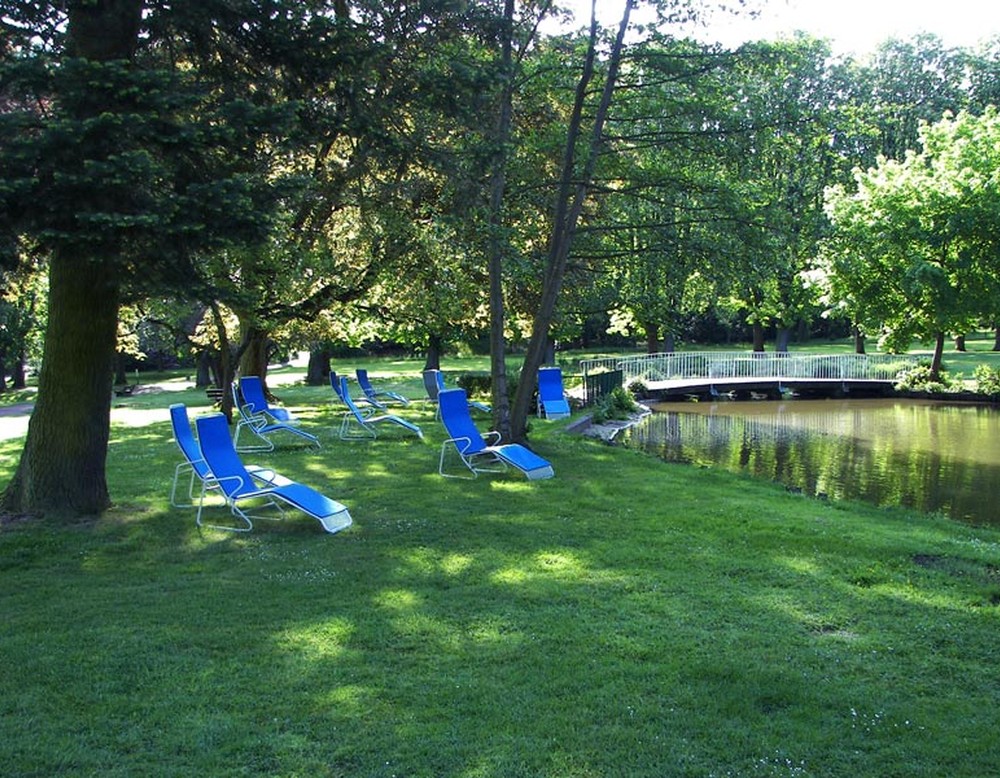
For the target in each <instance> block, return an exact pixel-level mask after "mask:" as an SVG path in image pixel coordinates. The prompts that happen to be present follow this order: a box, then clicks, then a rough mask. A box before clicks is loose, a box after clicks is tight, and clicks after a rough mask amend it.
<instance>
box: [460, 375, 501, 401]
mask: <svg viewBox="0 0 1000 778" xmlns="http://www.w3.org/2000/svg"><path fill="white" fill-rule="evenodd" d="M455 383H457V384H458V385H459V387H461V388H462V389H464V390H465V394H466V395H467V396H469V397H483V396H486V397H488V396H489V395H490V392H492V391H493V380H492V378H491V377H490V375H489V374H488V373H485V374H484V373H462V374H461V375H459V376H458V378H456V379H455Z"/></svg>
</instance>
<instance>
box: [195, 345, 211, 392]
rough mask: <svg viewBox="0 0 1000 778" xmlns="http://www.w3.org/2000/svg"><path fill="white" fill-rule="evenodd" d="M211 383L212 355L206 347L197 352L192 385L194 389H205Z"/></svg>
mask: <svg viewBox="0 0 1000 778" xmlns="http://www.w3.org/2000/svg"><path fill="white" fill-rule="evenodd" d="M212 385H213V379H212V355H211V353H209V351H208V349H203V350H202V351H199V352H198V357H197V365H196V367H195V379H194V387H195V389H207V388H208V387H209V386H212Z"/></svg>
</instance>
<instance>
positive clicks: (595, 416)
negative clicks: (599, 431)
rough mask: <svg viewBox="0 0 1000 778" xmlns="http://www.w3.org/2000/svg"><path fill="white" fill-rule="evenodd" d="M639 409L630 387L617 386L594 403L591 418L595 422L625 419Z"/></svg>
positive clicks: (601, 422)
mask: <svg viewBox="0 0 1000 778" xmlns="http://www.w3.org/2000/svg"><path fill="white" fill-rule="evenodd" d="M637 410H639V406H638V404H637V403H636V401H635V399H634V398H633V397H632V395H631V394H630V393H629V390H628V389H625V388H624V387H622V386H616V387H615V388H614V389H612V390H611V391H610V392H608V393H607V394H606V395H604V396H603V397H602V398H601V399H600V400H598V401H597V403H596V404H595V405H594V410H593V412H592V414H591V419H592V420H593V421H594V423H595V424H603V423H604V422H606V421H623V420H625V419H628V418H629V417H630V416H631V415H632V414H633V413H635V412H636V411H637Z"/></svg>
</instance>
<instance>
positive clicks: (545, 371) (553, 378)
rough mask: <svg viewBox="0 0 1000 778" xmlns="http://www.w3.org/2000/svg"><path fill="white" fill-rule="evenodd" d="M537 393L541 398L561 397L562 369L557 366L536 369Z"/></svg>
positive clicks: (556, 398) (555, 398)
mask: <svg viewBox="0 0 1000 778" xmlns="http://www.w3.org/2000/svg"><path fill="white" fill-rule="evenodd" d="M538 394H539V396H540V397H541V398H542V399H543V400H561V399H563V395H564V392H563V380H562V370H561V369H560V368H558V367H542V368H539V369H538Z"/></svg>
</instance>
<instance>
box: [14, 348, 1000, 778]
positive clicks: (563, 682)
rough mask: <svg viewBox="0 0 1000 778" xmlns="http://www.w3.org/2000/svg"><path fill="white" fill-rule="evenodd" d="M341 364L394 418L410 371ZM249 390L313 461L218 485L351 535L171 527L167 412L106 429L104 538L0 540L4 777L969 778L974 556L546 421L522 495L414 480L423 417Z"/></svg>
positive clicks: (975, 756)
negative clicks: (332, 505) (339, 506)
mask: <svg viewBox="0 0 1000 778" xmlns="http://www.w3.org/2000/svg"><path fill="white" fill-rule="evenodd" d="M368 366H369V369H370V370H371V371H372V375H373V377H374V378H375V379H376V381H379V382H384V383H385V385H387V386H395V387H400V388H404V389H406V390H407V391H408V393H409V394H411V395H413V396H421V395H422V393H423V389H422V384H421V383H420V378H419V369H420V365H419V362H416V361H411V362H403V363H401V364H395V365H391V364H389V363H388V362H382V363H376V362H373V363H370V364H369V365H368ZM379 368H381V369H379ZM447 368H448V366H447V365H446V369H447ZM344 369H346V365H345V366H344ZM456 369H457V368H456ZM455 374H457V373H455ZM452 375H453V374H451V373H450V374H449V376H450V377H451V376H452ZM293 378H294V375H293V374H292V371H289V380H291V379H293ZM182 385H183V384H182V383H178V386H182ZM275 389H276V392H277V394H278V395H279V397H281V399H282V400H283V401H284V402H285V403H286V404H287V405H288V406H290V407H292V408H293V409H294V410H296V412H298V413H299V415H300V416H301V418H302V420H303V424H304V426H305V427H306V428H307V429H309V430H310V431H313V432H316V433H317V434H318V435H319V436H320V438H321V440H322V443H323V448H322V449H321V450H316V449H310V448H306V447H301V446H298V445H297V443H296V441H295V440H294V439H293V438H291V437H289V439H288V441H287V442H288V443H289V445H288V446H287V447H282V448H281V449H279V450H278V451H276V452H274V453H272V454H267V455H264V454H261V455H256V456H252V457H251V456H247V457H246V459H247V461H251V462H256V463H260V464H269V465H273V466H274V467H275V468H276V469H277V470H279V471H280V472H282V473H284V474H285V475H288V476H291V477H294V478H297V479H299V480H301V481H303V482H305V483H308V484H310V485H312V486H314V487H316V488H318V489H320V490H321V491H323V492H325V493H326V494H328V495H329V496H331V497H333V498H335V499H337V500H340V501H341V502H343V503H345V504H346V505H347V506H348V507H349V508H350V510H351V513H352V515H353V516H354V520H355V524H354V526H353V527H351V528H350V529H348V530H346V531H344V532H342V533H340V534H337V535H332V536H331V535H327V534H325V533H324V532H323V531H322V529H321V527H320V525H319V524H318V522H316V521H314V520H311V519H309V518H307V517H304V516H293V517H292V518H290V519H289V520H287V521H284V522H281V523H271V522H259V523H258V524H257V526H256V527H255V530H254V532H253V533H251V534H249V535H233V534H230V533H224V532H220V531H216V530H203V531H198V530H197V529H196V528H195V525H194V516H193V513H192V512H191V511H183V510H178V509H173V508H170V507H169V505H168V501H167V496H168V491H169V487H170V482H171V478H172V475H173V469H174V465H175V464H176V462H177V461H178V459H179V457H178V455H177V453H176V446H175V445H174V443H173V442H172V439H171V435H170V430H169V423H168V420H167V412H166V407H167V405H168V404H169V403H170V402H174V401H186V402H189V403H191V404H192V405H194V404H199V405H201V406H205V404H206V402H207V401H206V400H205V397H204V394H203V393H199V392H195V391H194V390H189V389H179V390H178V391H171V392H168V391H158V392H149V393H143V394H137V395H134V396H132V397H129V398H123V399H122V400H121V401H120V402H118V403H116V404H117V405H120V406H123V407H122V408H120V409H117V410H116V416H115V418H116V419H120V421H116V423H115V425H114V428H113V431H112V443H111V448H110V452H109V460H108V475H109V481H110V487H111V490H112V494H113V497H114V499H115V500H116V505H115V507H114V508H113V509H112V510H110V511H109V512H108V513H107V514H106V515H105V516H103V517H102V518H101V519H99V520H97V521H95V522H80V523H78V524H71V525H65V524H57V523H54V522H49V521H35V522H21V523H17V524H13V525H9V526H7V527H5V528H4V529H3V530H2V531H0V657H2V663H0V668H2V670H0V765H3V769H2V772H3V774H4V775H7V776H28V775H32V776H49V775H57V774H58V775H101V776H115V775H121V776H133V775H178V776H180V775H184V776H186V775H198V776H207V775H212V776H214V775H274V776H351V777H352V778H353V777H354V776H385V777H386V778H389V777H390V776H428V777H429V776H468V777H469V778H473V777H476V776H483V777H486V776H490V777H496V778H500V777H503V778H508V777H511V776H547V777H548V776H552V777H556V778H563V777H565V778H568V777H570V776H574V777H576V776H579V777H587V778H591V777H594V778H596V777H598V776H600V777H603V776H623V777H631V776H674V775H677V776H807V775H808V776H890V775H891V776H943V775H948V776H984V775H990V774H996V769H997V768H996V762H997V746H996V743H997V731H998V725H1000V661H998V660H1000V641H998V639H997V635H998V631H1000V630H998V628H1000V613H998V604H1000V531H997V530H993V529H982V528H971V527H967V526H963V525H961V524H957V523H954V522H950V521H948V520H945V519H940V518H935V517H927V516H920V515H915V514H912V513H909V512H906V511H902V510H879V509H876V508H872V507H868V506H861V505H853V504H837V503H828V502H822V501H816V500H810V499H808V498H804V497H802V496H798V495H794V494H790V493H788V492H785V491H784V490H782V489H781V488H780V487H778V486H775V485H772V484H769V483H762V482H756V481H752V480H749V479H747V478H743V477H740V476H735V475H729V474H725V473H721V472H717V471H712V470H706V469H697V468H692V467H686V466H679V465H669V464H665V463H662V462H660V461H658V460H655V459H651V458H647V457H645V456H643V455H641V454H638V453H635V452H631V451H626V450H622V449H618V448H614V447H609V446H606V445H603V444H601V443H598V442H595V441H593V440H590V439H585V438H580V437H576V436H572V435H569V434H567V433H566V432H565V429H564V428H565V424H564V423H540V422H535V423H534V425H533V429H532V435H531V441H532V445H533V447H534V448H535V449H536V450H537V451H538V452H539V453H540V454H542V455H543V456H545V457H546V458H548V459H550V460H551V461H552V463H553V465H554V467H555V471H556V477H555V478H554V479H552V480H549V481H541V482H534V483H528V482H526V481H525V480H524V479H523V478H521V477H519V476H517V475H516V474H507V475H502V476H493V477H480V478H479V479H477V480H475V481H458V480H450V479H443V478H441V477H440V476H439V475H438V474H437V461H438V451H439V446H440V444H441V441H442V440H443V438H444V433H443V431H442V429H441V427H440V425H439V424H437V423H436V422H435V421H434V415H433V411H432V409H430V408H429V407H427V406H423V405H414V406H411V407H410V408H408V409H404V410H402V411H401V413H402V414H403V415H405V416H406V417H407V418H410V419H412V420H415V421H417V422H418V423H420V424H421V425H422V426H423V427H424V429H425V432H426V439H425V440H423V441H420V440H417V439H416V438H414V437H412V436H409V435H406V434H405V433H403V432H402V431H400V433H399V434H396V433H395V432H387V433H386V434H385V435H384V436H380V437H379V439H378V440H376V441H374V442H371V443H353V442H352V443H345V442H342V441H340V440H338V439H337V437H336V429H337V426H338V424H339V418H340V416H339V411H338V410H337V409H336V407H335V406H334V405H333V404H332V393H331V391H330V389H329V388H328V387H316V388H310V387H302V386H295V385H293V384H291V383H289V384H285V385H282V384H281V383H280V382H276V384H275ZM205 410H207V408H204V407H203V408H201V409H199V410H193V411H192V413H196V412H199V411H205ZM21 442H22V441H21V440H20V439H17V438H14V439H9V440H3V441H0V481H5V480H6V479H7V478H8V477H9V475H10V473H11V472H12V470H13V467H14V463H15V462H16V458H17V455H18V454H19V452H20V445H21ZM224 515H225V514H224V511H222V510H219V509H217V510H216V511H215V512H214V513H213V514H212V516H213V518H215V519H218V520H221V519H222V518H223V517H224Z"/></svg>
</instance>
